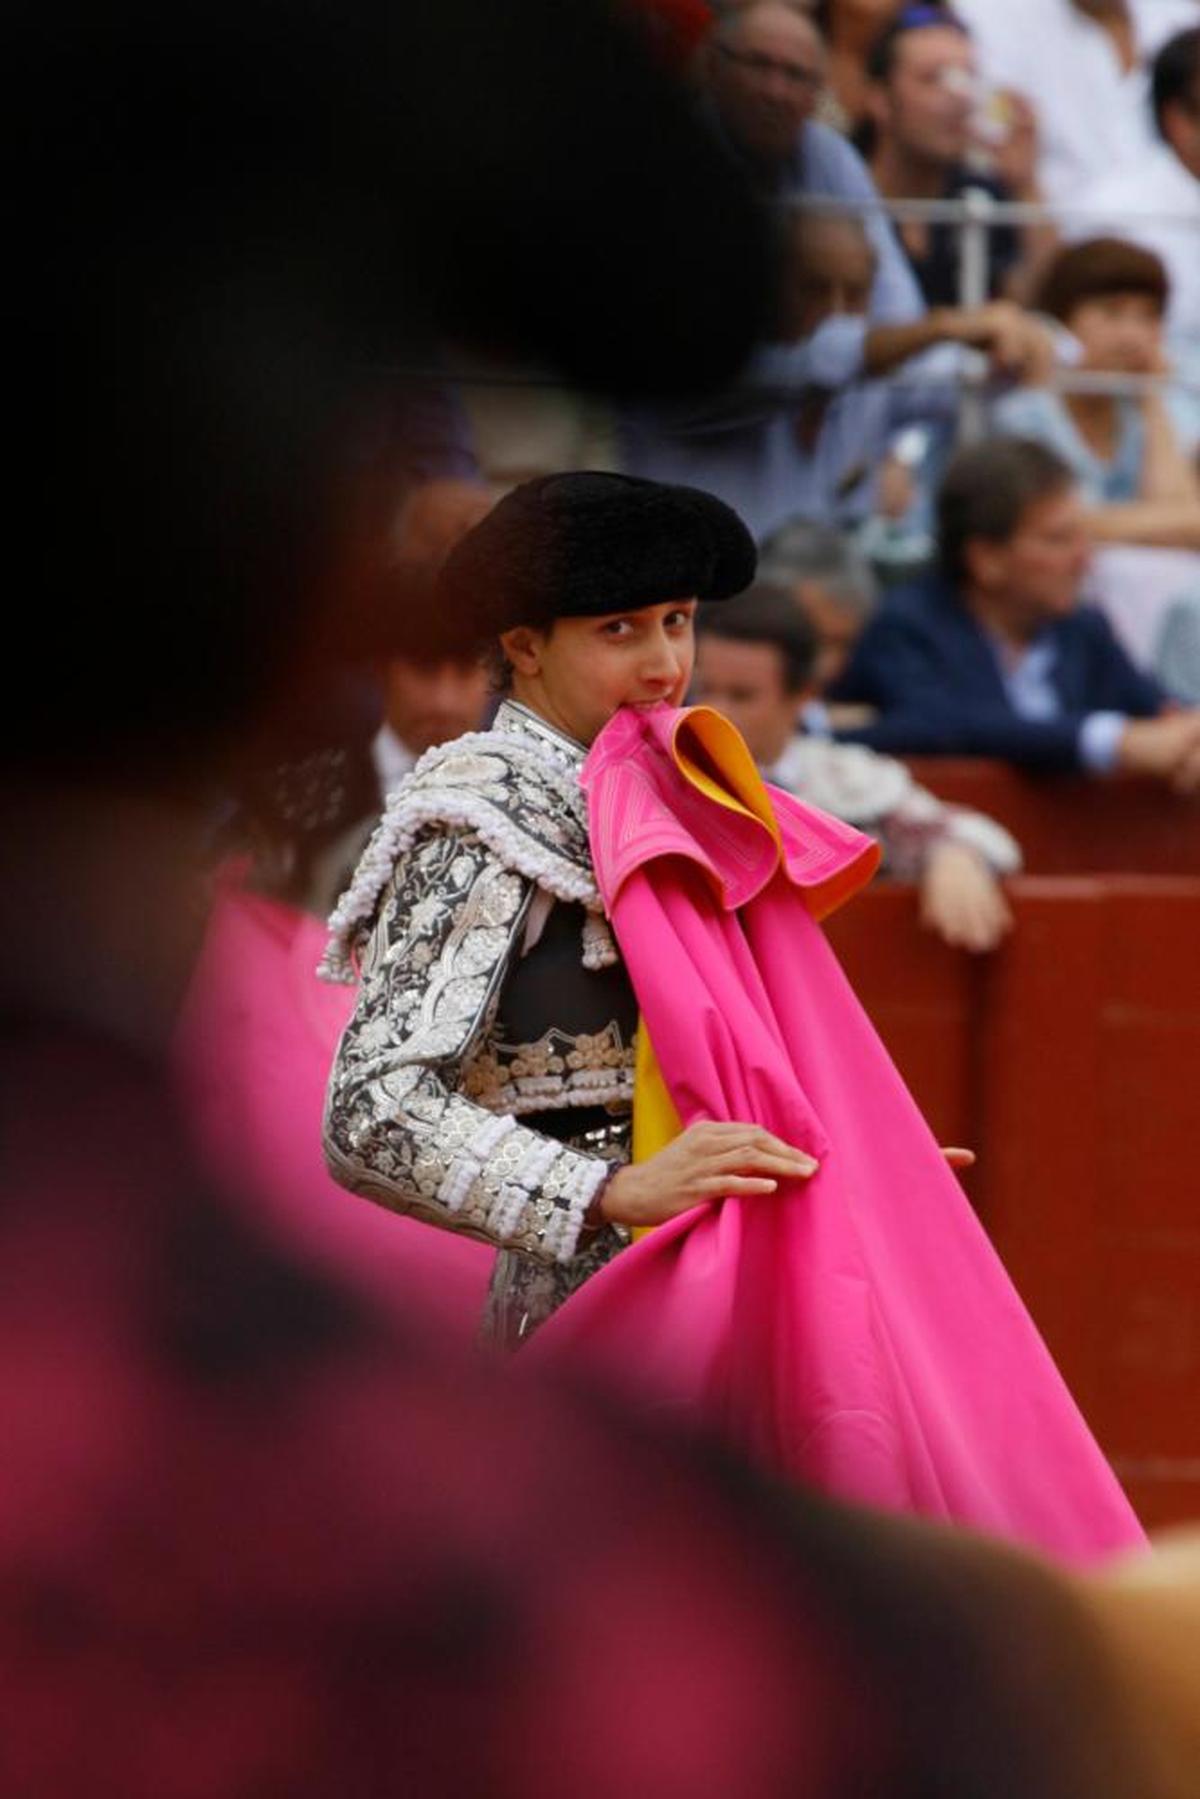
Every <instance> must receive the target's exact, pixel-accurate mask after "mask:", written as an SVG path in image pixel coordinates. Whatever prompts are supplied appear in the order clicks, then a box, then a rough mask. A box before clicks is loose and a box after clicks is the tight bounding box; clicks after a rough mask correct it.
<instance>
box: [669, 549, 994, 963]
mask: <svg viewBox="0 0 1200 1799" xmlns="http://www.w3.org/2000/svg"><path fill="white" fill-rule="evenodd" d="M816 659H817V640H816V636H815V634H814V632H813V631H812V628H811V627H810V625H809V623H808V621H807V620H806V619H805V617H804V615H803V614H802V613H801V612H800V611H798V610H797V608H796V606H795V605H794V604H793V602H792V600H791V597H790V595H789V593H788V591H787V589H786V588H784V587H776V586H772V585H771V583H770V582H767V581H757V582H755V584H754V585H753V586H752V587H750V588H748V589H747V591H746V592H745V593H744V594H743V595H741V596H740V597H739V598H738V599H736V600H732V601H730V602H729V603H728V604H726V605H724V606H720V607H717V606H714V607H712V608H711V609H709V610H704V611H702V613H701V616H700V629H699V634H698V640H697V646H696V677H695V682H694V690H693V697H694V698H695V699H696V700H698V701H702V702H703V703H704V704H706V705H709V706H714V707H715V708H716V709H717V711H718V712H723V713H724V714H725V715H726V717H727V718H730V719H732V721H733V723H734V724H735V725H736V726H737V728H738V730H739V731H740V732H741V733H742V736H743V737H744V738H745V739H746V743H747V745H748V746H749V749H750V753H751V755H752V756H753V757H754V759H755V761H756V762H757V763H758V765H759V767H760V769H761V770H762V772H763V774H764V775H765V776H766V777H767V779H768V780H769V781H774V782H775V784H776V786H779V787H782V788H784V789H785V790H786V791H787V792H788V793H793V794H795V795H796V796H797V798H798V799H802V800H805V801H807V803H808V804H809V805H812V806H820V807H821V808H822V810H823V811H826V812H831V813H833V814H834V816H835V817H837V818H843V819H845V820H846V822H847V823H848V824H853V825H857V827H858V829H859V830H860V831H867V832H869V833H870V834H871V836H873V837H875V838H877V839H878V841H879V842H880V843H881V844H882V846H883V852H884V866H885V867H886V869H887V871H888V873H889V874H892V875H894V876H896V877H897V878H898V879H899V880H909V881H915V882H917V883H919V886H920V890H921V916H922V920H923V922H924V923H925V924H926V925H928V926H929V928H930V929H931V930H933V931H936V932H937V933H938V935H939V936H940V937H942V938H944V939H945V941H946V942H947V943H949V944H953V945H956V946H958V947H960V948H963V949H970V950H977V951H980V950H990V949H995V948H996V946H997V945H998V944H999V942H1000V941H1001V939H1002V937H1003V936H1004V934H1005V932H1006V931H1008V929H1009V928H1010V926H1011V924H1012V915H1011V913H1010V912H1009V909H1008V906H1007V904H1006V902H1005V899H1004V895H1003V892H1002V891H1001V889H1000V886H999V877H1000V876H1002V875H1010V874H1015V873H1016V872H1017V870H1018V869H1019V868H1020V866H1021V853H1020V851H1019V849H1018V848H1017V845H1016V843H1015V842H1014V841H1013V839H1012V838H1011V837H1010V836H1009V834H1008V832H1007V831H1006V830H1004V829H1003V828H1002V827H1001V826H1000V825H998V824H996V823H994V822H993V820H991V819H990V818H985V817H983V816H982V814H980V813H978V812H970V811H968V810H966V809H965V808H962V807H954V806H944V805H943V804H942V803H941V801H940V800H937V799H935V798H934V796H933V794H932V793H930V792H929V791H928V789H927V788H924V787H920V786H918V785H917V783H916V782H915V781H914V780H913V778H912V776H911V775H910V774H909V772H908V770H907V769H906V768H905V767H904V764H903V763H902V762H897V761H896V760H895V759H894V758H893V757H891V756H880V755H877V754H876V753H875V752H874V751H873V750H869V749H866V748H864V747H863V746H862V745H860V744H850V743H831V742H830V741H829V740H828V739H822V738H819V737H809V736H807V735H804V734H803V732H802V730H801V729H800V727H801V725H802V720H803V715H804V706H805V703H806V702H807V701H809V700H810V699H812V697H813V695H814V694H815V692H816V684H815V681H814V679H813V676H814V670H815V665H816Z"/></svg>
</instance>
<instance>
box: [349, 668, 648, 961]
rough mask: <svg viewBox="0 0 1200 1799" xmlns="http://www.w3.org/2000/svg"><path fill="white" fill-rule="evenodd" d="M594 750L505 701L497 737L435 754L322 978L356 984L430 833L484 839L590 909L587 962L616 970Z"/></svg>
mask: <svg viewBox="0 0 1200 1799" xmlns="http://www.w3.org/2000/svg"><path fill="white" fill-rule="evenodd" d="M583 756H584V750H583V746H582V745H581V744H576V743H574V742H573V741H572V740H571V739H569V738H567V737H564V736H563V735H562V734H561V733H560V732H558V731H556V730H555V729H554V728H553V726H551V725H548V724H546V723H545V721H544V720H542V719H540V718H538V716H537V715H536V713H533V712H530V711H529V710H528V708H527V707H525V706H521V705H518V704H517V702H516V701H514V700H505V701H504V702H503V703H502V704H501V706H500V708H499V710H498V712H497V714H496V719H495V723H494V725H493V727H492V729H491V730H490V731H472V732H469V733H468V734H467V735H466V736H464V737H456V738H455V739H454V740H453V741H452V742H450V743H444V744H438V745H437V746H435V748H433V749H431V750H427V751H426V752H425V754H424V755H423V756H422V757H421V759H420V760H419V761H418V763H417V764H416V767H415V768H414V769H413V771H412V773H411V774H410V775H409V776H408V777H407V779H405V780H404V781H402V782H401V783H400V786H399V787H398V788H397V789H396V791H395V792H394V793H393V794H392V796H391V798H390V799H389V801H388V804H387V806H386V808H385V810H384V813H383V816H382V818H381V819H380V821H379V824H378V825H377V826H376V828H375V831H374V832H373V834H372V836H371V839H370V842H369V843H368V844H367V847H366V849H365V850H364V852H363V855H362V858H361V860H360V862H359V864H358V867H357V869H356V870H355V873H354V878H353V880H352V881H351V883H350V886H349V887H348V888H347V890H346V892H345V893H344V894H343V895H342V897H341V899H340V900H339V901H338V903H337V905H336V906H335V907H334V910H333V912H332V913H331V914H330V918H329V930H330V936H329V942H328V944H327V945H326V949H325V954H324V956H323V957H322V959H321V963H320V966H319V967H318V969H317V973H318V974H319V975H320V976H321V977H322V979H324V980H327V981H343V982H346V983H350V982H353V981H354V979H355V968H354V959H355V955H356V952H357V951H358V949H359V948H360V946H361V943H362V941H363V938H364V936H365V934H366V932H367V930H368V928H369V926H370V923H371V920H372V918H373V917H374V916H375V913H376V911H377V909H378V906H379V901H380V898H381V896H382V894H383V892H384V889H385V888H386V886H387V884H388V882H389V881H390V880H391V878H392V874H393V872H394V870H395V867H396V863H397V861H398V860H399V858H400V857H401V856H402V855H403V854H404V852H405V851H406V850H409V849H411V848H412V845H413V843H414V842H415V841H416V839H417V837H418V836H419V835H420V834H421V832H423V831H424V830H426V829H427V827H429V826H430V825H449V826H454V827H458V828H459V829H464V830H469V831H473V832H474V833H476V835H477V836H478V837H479V838H480V839H481V841H482V842H483V843H484V844H486V845H487V847H488V849H490V850H491V852H492V854H493V855H494V856H495V857H496V858H497V860H498V861H499V862H501V863H502V864H503V866H504V867H505V868H508V869H511V870H512V871H513V872H514V873H516V874H520V875H524V876H525V877H526V879H527V880H530V881H533V882H534V883H535V884H536V885H537V886H538V887H540V888H542V889H543V891H544V892H546V893H547V894H549V895H551V896H552V897H553V898H554V899H561V900H568V901H571V900H573V901H577V902H579V903H581V904H582V905H583V906H584V907H585V909H586V918H585V922H584V927H583V950H582V955H583V963H584V966H585V967H587V968H607V967H611V966H612V965H613V964H614V963H615V962H616V960H617V952H616V947H615V945H614V943H613V939H612V935H611V933H610V931H609V929H608V924H607V921H606V920H605V917H604V911H603V906H602V903H601V900H600V895H599V893H598V891H597V888H596V881H595V876H594V875H593V873H592V862H591V853H590V850H589V847H588V826H587V807H586V801H585V798H584V794H583V789H582V788H581V787H580V785H579V769H580V767H581V765H582V762H583Z"/></svg>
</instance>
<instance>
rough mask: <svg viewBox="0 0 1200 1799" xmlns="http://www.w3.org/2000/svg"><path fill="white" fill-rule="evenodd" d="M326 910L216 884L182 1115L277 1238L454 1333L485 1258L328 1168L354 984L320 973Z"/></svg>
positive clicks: (184, 1073) (484, 1269)
mask: <svg viewBox="0 0 1200 1799" xmlns="http://www.w3.org/2000/svg"><path fill="white" fill-rule="evenodd" d="M326 936H327V932H326V930H325V927H324V925H323V924H322V923H321V922H320V920H318V919H316V918H313V917H310V916H309V915H308V914H307V913H304V912H299V911H296V910H295V908H293V907H291V906H285V905H281V904H280V903H279V902H278V901H276V900H272V899H268V898H266V897H265V896H264V895H262V894H257V893H252V892H249V891H247V890H246V889H244V888H243V887H241V886H240V885H239V884H238V882H237V879H236V877H235V875H234V874H233V873H230V874H228V875H226V876H225V877H224V878H223V879H222V880H221V881H220V883H219V885H218V889H217V894H216V899H215V904H214V906H213V910H212V915H211V918H210V920H209V925H208V931H207V935H206V937H205V941H204V945H203V949H202V951H201V954H200V957H199V960H198V962H197V964H196V967H195V970H194V971H193V974H192V979H191V984H190V987H189V990H188V994H187V998H186V1001H185V1004H184V1007H183V1011H182V1013H181V1016H180V1018H179V1021H178V1025H177V1027H176V1032H175V1040H174V1044H173V1056H172V1061H173V1074H174V1084H175V1088H176V1091H177V1093H178V1095H179V1097H180V1100H181V1102H182V1108H183V1114H184V1120H185V1122H186V1124H187V1126H188V1129H189V1131H190V1133H191V1135H192V1137H193V1140H194V1141H195V1142H196V1144H197V1146H198V1149H199V1153H200V1156H201V1158H202V1160H203V1162H204V1165H205V1166H206V1167H207V1168H209V1169H210V1170H211V1171H212V1172H213V1174H214V1175H215V1177H216V1178H217V1180H218V1181H219V1182H220V1184H221V1186H222V1187H223V1188H224V1189H225V1190H226V1191H227V1192H228V1193H229V1194H230V1196H231V1197H232V1198H233V1199H235V1200H236V1201H239V1202H240V1203H242V1204H244V1205H246V1206H247V1207H249V1208H250V1209H251V1210H252V1211H253V1212H254V1214H255V1216H256V1218H257V1220H258V1222H259V1223H260V1224H261V1225H262V1226H264V1227H265V1228H266V1229H267V1230H268V1231H269V1232H270V1233H271V1234H272V1235H274V1236H275V1238H276V1240H277V1241H280V1242H282V1243H283V1244H284V1245H285V1246H288V1245H290V1246H291V1248H292V1249H293V1251H294V1252H295V1253H297V1254H298V1255H300V1256H302V1257H305V1258H309V1259H312V1260H314V1261H316V1262H318V1263H320V1264H321V1265H323V1266H324V1267H326V1268H328V1269H329V1271H330V1272H331V1273H333V1274H335V1275H337V1276H339V1277H340V1278H341V1279H343V1280H345V1281H347V1282H348V1283H349V1284H350V1285H351V1286H353V1287H354V1288H355V1289H357V1290H358V1291H359V1292H361V1293H363V1294H365V1295H367V1296H368V1297H370V1298H371V1299H372V1300H374V1301H375V1302H376V1303H379V1304H381V1305H383V1306H384V1307H385V1308H386V1309H387V1310H389V1311H393V1312H397V1313H403V1314H405V1315H411V1314H412V1313H413V1311H414V1310H420V1311H422V1312H427V1313H431V1314H433V1315H434V1316H436V1318H437V1319H438V1321H439V1323H440V1324H442V1325H443V1326H444V1327H446V1328H447V1329H448V1330H450V1331H451V1332H452V1333H453V1335H454V1336H455V1337H456V1338H457V1339H458V1340H459V1341H462V1342H465V1341H469V1340H470V1339H471V1338H472V1337H473V1335H474V1333H475V1331H476V1329H477V1327H478V1319H479V1311H480V1308H481V1306H482V1304H483V1298H484V1294H485V1292H486V1290H487V1282H488V1275H489V1273H490V1271H491V1261H492V1257H491V1255H490V1253H489V1251H488V1250H487V1248H486V1247H485V1246H484V1245H483V1244H481V1243H474V1242H471V1241H470V1240H469V1239H468V1238H466V1237H456V1236H454V1235H453V1234H452V1233H451V1232H449V1231H435V1230H430V1229H429V1227H428V1226H427V1225H425V1224H419V1223H417V1222H416V1221H414V1220H413V1219H411V1218H398V1217H396V1216H394V1215H393V1214H392V1213H390V1212H388V1211H386V1210H385V1209H383V1208H382V1207H380V1206H377V1205H374V1204H373V1203H372V1202H371V1201H370V1200H368V1199H361V1198H359V1197H358V1196H357V1195H356V1194H353V1193H347V1192H346V1191H345V1190H344V1188H342V1187H339V1186H338V1185H337V1184H336V1183H335V1182H334V1181H333V1180H332V1179H331V1177H330V1176H329V1174H328V1173H327V1172H326V1169H325V1162H324V1158H323V1156H322V1154H321V1113H322V1109H323V1106H324V1099H325V1086H326V1083H327V1081H328V1079H329V1070H330V1067H331V1065H332V1062H333V1057H334V1052H335V1051H336V1049H337V1044H338V1039H339V1037H340V1036H341V1033H342V1031H343V1030H344V1028H345V1026H346V1024H347V1022H348V1021H349V1017H350V1013H351V1011H352V1010H353V1007H354V997H355V996H354V989H353V988H351V987H342V986H334V985H331V984H329V983H327V982H324V981H320V980H318V979H317V975H316V966H317V963H318V961H319V960H320V957H321V952H322V950H323V949H324V947H325V939H326Z"/></svg>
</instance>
